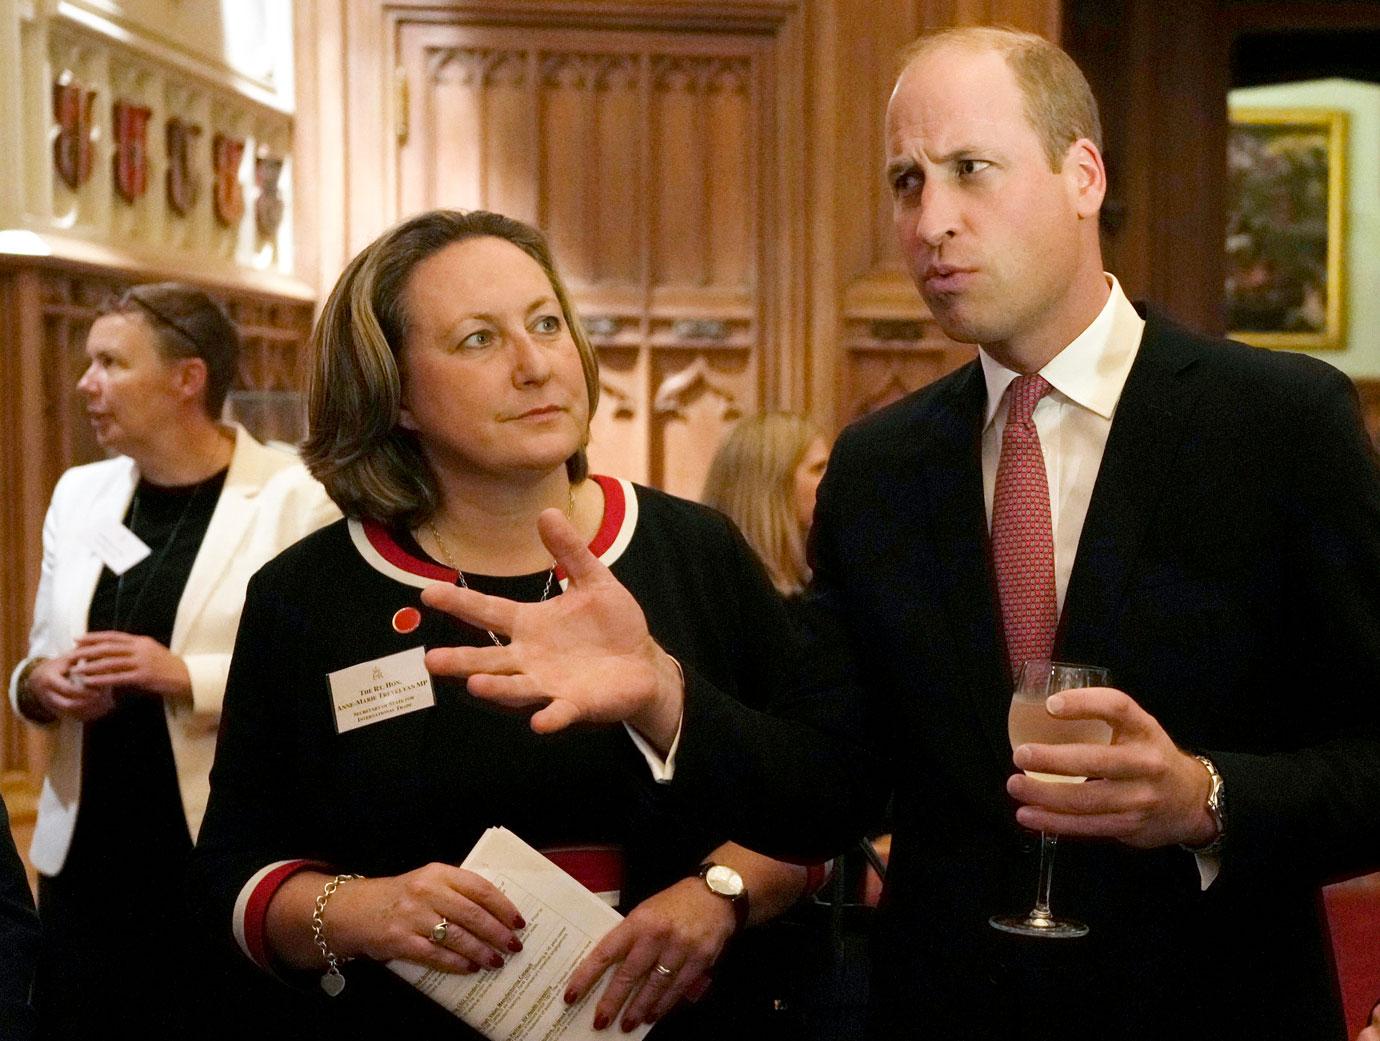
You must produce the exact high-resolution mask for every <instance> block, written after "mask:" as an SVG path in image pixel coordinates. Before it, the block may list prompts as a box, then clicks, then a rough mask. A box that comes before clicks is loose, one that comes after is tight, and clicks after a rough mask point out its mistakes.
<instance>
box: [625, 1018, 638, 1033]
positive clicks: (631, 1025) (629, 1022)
mask: <svg viewBox="0 0 1380 1041" xmlns="http://www.w3.org/2000/svg"><path fill="white" fill-rule="evenodd" d="M636 1029H637V1020H635V1019H625V1020H623V1033H625V1034H631V1033H632V1032H633V1031H634V1030H636Z"/></svg>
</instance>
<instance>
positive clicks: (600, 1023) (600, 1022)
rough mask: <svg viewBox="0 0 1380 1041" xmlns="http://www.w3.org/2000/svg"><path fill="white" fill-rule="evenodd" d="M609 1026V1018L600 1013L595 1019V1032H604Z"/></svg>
mask: <svg viewBox="0 0 1380 1041" xmlns="http://www.w3.org/2000/svg"><path fill="white" fill-rule="evenodd" d="M608 1025H609V1017H608V1016H606V1015H604V1014H603V1013H602V1012H600V1013H599V1014H598V1015H597V1016H595V1017H594V1029H595V1030H603V1029H604V1027H606V1026H608Z"/></svg>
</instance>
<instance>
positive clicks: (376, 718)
mask: <svg viewBox="0 0 1380 1041" xmlns="http://www.w3.org/2000/svg"><path fill="white" fill-rule="evenodd" d="M327 678H328V679H329V680H330V681H331V701H332V702H333V703H334V705H335V730H336V733H338V734H344V733H346V732H348V731H350V730H358V729H359V728H360V727H367V726H369V725H371V724H373V723H382V722H383V721H384V720H386V719H396V718H397V717H398V716H405V715H407V714H408V713H409V712H419V711H421V710H422V709H424V708H431V706H432V705H434V704H436V692H435V690H433V689H432V686H431V673H429V672H427V671H426V649H425V648H423V647H413V648H412V649H411V650H407V651H399V652H398V653H397V654H390V655H388V656H387V657H386V658H375V659H374V660H373V661H366V662H361V663H360V664H359V665H351V666H350V667H349V668H347V669H340V670H339V671H337V672H332V673H330V674H329V675H328V677H327Z"/></svg>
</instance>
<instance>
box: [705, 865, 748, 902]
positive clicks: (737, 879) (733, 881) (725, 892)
mask: <svg viewBox="0 0 1380 1041" xmlns="http://www.w3.org/2000/svg"><path fill="white" fill-rule="evenodd" d="M704 883H705V885H707V886H708V887H709V888H710V889H712V890H714V892H716V893H718V894H719V895H720V896H726V897H729V898H730V899H732V898H733V897H736V896H741V895H742V892H743V876H742V875H740V874H738V872H736V871H734V870H733V869H732V868H731V867H726V866H724V865H723V864H715V865H714V866H713V867H711V868H710V869H709V870H708V871H706V872H705V873H704Z"/></svg>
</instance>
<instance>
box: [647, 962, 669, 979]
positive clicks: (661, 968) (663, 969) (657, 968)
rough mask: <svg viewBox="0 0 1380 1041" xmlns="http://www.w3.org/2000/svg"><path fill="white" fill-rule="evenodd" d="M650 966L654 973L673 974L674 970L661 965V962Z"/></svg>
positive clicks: (660, 974) (659, 974)
mask: <svg viewBox="0 0 1380 1041" xmlns="http://www.w3.org/2000/svg"><path fill="white" fill-rule="evenodd" d="M652 968H653V969H654V970H655V972H656V974H657V975H658V976H674V975H675V971H674V970H672V969H668V968H667V967H666V966H665V965H662V964H661V962H657V963H656V964H655V965H654V966H652Z"/></svg>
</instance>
